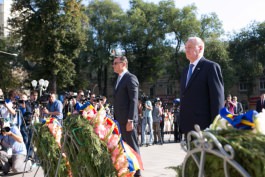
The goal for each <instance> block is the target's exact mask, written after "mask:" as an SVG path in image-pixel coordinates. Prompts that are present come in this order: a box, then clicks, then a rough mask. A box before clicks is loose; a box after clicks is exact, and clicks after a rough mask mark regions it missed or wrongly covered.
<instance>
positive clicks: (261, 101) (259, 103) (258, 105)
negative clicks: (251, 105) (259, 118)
mask: <svg viewBox="0 0 265 177" xmlns="http://www.w3.org/2000/svg"><path fill="white" fill-rule="evenodd" d="M264 98H265V94H264V93H262V94H261V95H260V99H259V100H258V101H257V103H256V111H257V112H262V109H264V106H265V105H264V104H265V103H264V101H265V100H264Z"/></svg>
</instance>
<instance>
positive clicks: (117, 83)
mask: <svg viewBox="0 0 265 177" xmlns="http://www.w3.org/2000/svg"><path fill="white" fill-rule="evenodd" d="M120 81H121V76H120V75H119V77H118V79H117V82H116V87H115V89H117V87H118V85H119V82H120Z"/></svg>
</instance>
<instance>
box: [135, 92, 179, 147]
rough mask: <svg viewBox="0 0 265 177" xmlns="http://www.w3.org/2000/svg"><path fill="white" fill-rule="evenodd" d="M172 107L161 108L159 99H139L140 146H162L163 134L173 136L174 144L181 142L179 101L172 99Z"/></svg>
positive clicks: (161, 104)
mask: <svg viewBox="0 0 265 177" xmlns="http://www.w3.org/2000/svg"><path fill="white" fill-rule="evenodd" d="M172 105H173V106H172V107H171V108H170V109H168V107H167V106H165V105H164V106H163V103H162V100H160V98H156V99H154V100H153V101H151V100H150V99H148V97H145V98H143V99H139V101H138V113H139V122H138V134H139V135H141V136H140V137H141V141H140V146H151V145H154V144H160V145H163V143H164V135H165V134H170V135H171V134H173V135H174V140H173V141H174V142H180V141H181V139H182V135H181V132H180V129H179V119H180V118H179V112H180V99H179V98H176V99H174V101H173V104H172ZM148 136H149V138H148ZM147 140H148V141H147Z"/></svg>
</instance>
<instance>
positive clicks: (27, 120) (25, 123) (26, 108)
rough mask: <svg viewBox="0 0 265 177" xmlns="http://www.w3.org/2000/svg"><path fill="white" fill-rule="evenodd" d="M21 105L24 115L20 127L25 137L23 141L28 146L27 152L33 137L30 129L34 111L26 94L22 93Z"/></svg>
mask: <svg viewBox="0 0 265 177" xmlns="http://www.w3.org/2000/svg"><path fill="white" fill-rule="evenodd" d="M18 103H19V110H20V111H21V113H22V122H21V126H20V132H21V134H22V137H23V141H24V143H25V145H26V148H27V151H28V150H29V147H30V142H31V137H32V131H31V129H30V127H29V126H30V125H31V121H32V116H31V115H32V110H31V105H30V102H29V101H28V97H27V95H26V93H22V94H21V96H20V100H19V101H18Z"/></svg>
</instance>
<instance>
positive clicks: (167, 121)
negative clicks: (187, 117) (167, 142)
mask: <svg viewBox="0 0 265 177" xmlns="http://www.w3.org/2000/svg"><path fill="white" fill-rule="evenodd" d="M171 121H172V115H171V113H170V112H169V111H168V109H165V112H164V123H165V125H164V133H166V134H170V133H171Z"/></svg>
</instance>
